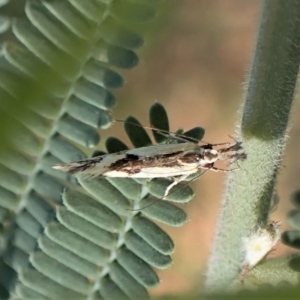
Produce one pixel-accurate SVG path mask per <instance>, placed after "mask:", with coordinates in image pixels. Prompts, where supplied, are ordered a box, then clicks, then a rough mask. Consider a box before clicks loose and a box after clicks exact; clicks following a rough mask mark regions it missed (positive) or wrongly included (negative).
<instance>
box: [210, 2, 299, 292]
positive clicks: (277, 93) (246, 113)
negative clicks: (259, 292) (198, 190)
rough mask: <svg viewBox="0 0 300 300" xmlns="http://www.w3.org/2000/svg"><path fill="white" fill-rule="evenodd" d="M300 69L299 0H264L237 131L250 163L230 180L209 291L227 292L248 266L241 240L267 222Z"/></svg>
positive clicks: (212, 256)
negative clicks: (246, 265)
mask: <svg viewBox="0 0 300 300" xmlns="http://www.w3.org/2000/svg"><path fill="white" fill-rule="evenodd" d="M299 64H300V0H289V1H282V0H265V2H264V5H263V12H262V15H261V23H260V27H259V34H258V38H257V44H256V50H255V56H254V59H253V62H252V68H251V73H250V77H249V82H248V86H247V94H246V97H245V102H244V105H243V115H242V118H241V124H240V125H239V133H238V135H239V138H240V139H241V140H243V141H244V144H243V145H244V148H245V151H246V153H247V159H246V160H245V161H244V162H242V163H240V167H241V170H240V171H237V172H232V173H231V174H230V175H229V177H228V180H227V188H226V192H225V195H224V199H223V207H222V212H221V216H220V220H219V222H218V226H217V232H216V237H215V241H214V246H213V250H212V254H211V258H210V261H209V265H208V271H207V280H206V289H207V291H209V292H217V291H220V290H225V289H226V288H228V286H229V285H230V284H231V283H232V282H233V281H234V280H236V279H238V278H239V276H240V274H241V271H242V270H243V267H244V266H245V260H244V257H245V253H244V245H243V238H244V237H247V236H248V235H249V233H251V232H253V231H255V230H257V228H258V227H259V226H264V225H265V224H266V223H267V222H268V215H269V211H270V206H271V200H272V194H273V189H274V185H275V180H276V177H277V173H278V168H279V163H280V161H281V157H282V152H283V150H284V147H285V137H286V131H287V127H288V120H289V117H290V112H291V107H292V103H293V97H294V92H295V88H296V80H297V74H298V70H299Z"/></svg>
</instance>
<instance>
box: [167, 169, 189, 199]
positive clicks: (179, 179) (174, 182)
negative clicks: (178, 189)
mask: <svg viewBox="0 0 300 300" xmlns="http://www.w3.org/2000/svg"><path fill="white" fill-rule="evenodd" d="M188 176H189V174H186V175H181V176H176V177H174V178H173V179H174V181H173V182H172V183H171V184H170V185H169V186H168V187H167V189H166V191H165V194H164V196H163V198H162V200H165V199H166V197H167V196H168V195H169V194H170V190H171V188H172V187H174V186H175V185H177V184H178V183H179V182H181V181H183V180H185V179H186V178H187V177H188Z"/></svg>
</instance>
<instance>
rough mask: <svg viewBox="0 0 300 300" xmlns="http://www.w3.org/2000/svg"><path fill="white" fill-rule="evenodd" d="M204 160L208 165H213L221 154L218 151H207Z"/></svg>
mask: <svg viewBox="0 0 300 300" xmlns="http://www.w3.org/2000/svg"><path fill="white" fill-rule="evenodd" d="M203 158H204V159H205V160H206V162H207V163H213V162H215V161H216V160H218V159H219V153H218V151H217V150H214V149H205V150H204V154H203Z"/></svg>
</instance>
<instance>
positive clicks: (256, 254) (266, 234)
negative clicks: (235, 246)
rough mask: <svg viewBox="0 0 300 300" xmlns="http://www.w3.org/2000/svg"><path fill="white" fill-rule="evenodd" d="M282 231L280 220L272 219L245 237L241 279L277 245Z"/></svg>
mask: <svg viewBox="0 0 300 300" xmlns="http://www.w3.org/2000/svg"><path fill="white" fill-rule="evenodd" d="M281 231H282V230H281V224H280V222H275V221H271V222H270V223H269V224H267V226H265V227H260V228H258V229H257V230H256V231H255V232H253V233H251V234H250V235H249V236H248V237H246V238H244V239H243V243H244V250H245V261H244V268H243V271H242V272H241V276H240V278H241V281H244V279H245V277H246V276H247V274H248V272H249V271H250V270H251V269H252V268H253V267H254V266H256V265H257V264H258V263H259V262H260V261H261V260H262V259H263V258H265V257H266V256H267V255H268V254H269V253H270V252H271V251H272V250H273V249H274V248H275V247H276V244H277V243H278V241H279V239H280V235H281Z"/></svg>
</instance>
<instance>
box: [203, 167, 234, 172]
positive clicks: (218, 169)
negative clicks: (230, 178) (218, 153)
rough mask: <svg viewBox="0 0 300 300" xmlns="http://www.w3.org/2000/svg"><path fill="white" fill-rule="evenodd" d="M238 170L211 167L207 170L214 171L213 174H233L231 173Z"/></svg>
mask: <svg viewBox="0 0 300 300" xmlns="http://www.w3.org/2000/svg"><path fill="white" fill-rule="evenodd" d="M239 169H240V168H233V169H220V168H216V167H211V168H209V170H212V171H215V172H233V171H237V170H239Z"/></svg>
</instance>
